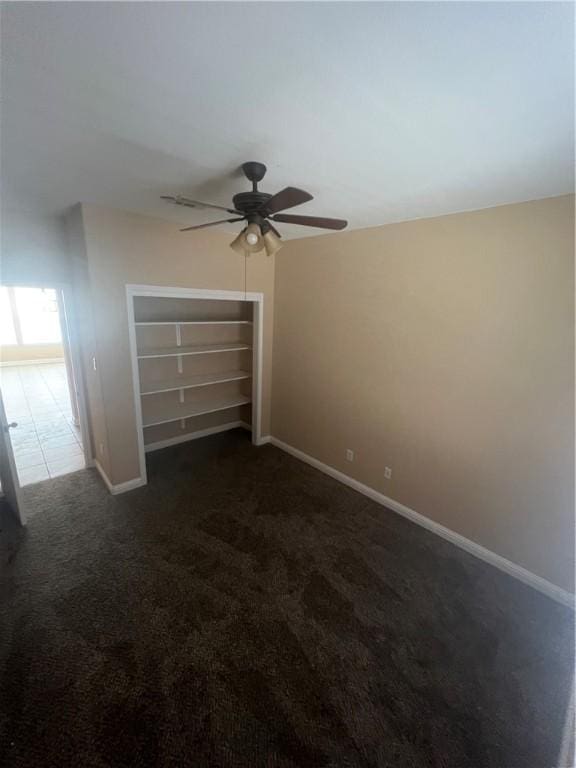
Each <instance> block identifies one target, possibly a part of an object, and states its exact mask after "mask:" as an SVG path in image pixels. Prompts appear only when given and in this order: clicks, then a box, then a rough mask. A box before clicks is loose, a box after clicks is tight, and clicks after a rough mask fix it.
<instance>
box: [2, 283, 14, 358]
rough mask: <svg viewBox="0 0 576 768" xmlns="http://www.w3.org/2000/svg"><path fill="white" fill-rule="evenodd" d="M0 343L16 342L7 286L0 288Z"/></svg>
mask: <svg viewBox="0 0 576 768" xmlns="http://www.w3.org/2000/svg"><path fill="white" fill-rule="evenodd" d="M0 344H2V345H6V344H18V339H17V338H16V328H15V326H14V318H13V317H12V307H11V306H10V296H9V295H8V288H4V287H2V288H0Z"/></svg>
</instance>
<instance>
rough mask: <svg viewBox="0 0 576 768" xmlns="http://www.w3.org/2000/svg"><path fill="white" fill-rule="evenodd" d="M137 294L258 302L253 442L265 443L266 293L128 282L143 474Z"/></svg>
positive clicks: (143, 470) (144, 476) (143, 475)
mask: <svg viewBox="0 0 576 768" xmlns="http://www.w3.org/2000/svg"><path fill="white" fill-rule="evenodd" d="M137 296H153V297H154V298H160V299H212V300H216V301H246V302H250V303H252V304H253V305H254V316H253V334H254V338H255V340H256V343H255V344H254V345H253V349H252V443H253V444H254V445H262V354H263V350H264V294H263V293H261V292H257V291H224V290H213V289H210V288H171V287H168V286H162V285H137V284H133V283H127V284H126V308H127V312H128V339H129V343H130V362H131V367H132V391H133V395H134V416H135V419H136V431H137V433H138V459H139V464H140V478H141V479H142V481H143V484H146V483H147V482H148V476H147V473H146V450H145V446H144V426H143V420H142V401H141V398H140V368H139V366H138V350H137V344H136V326H135V321H134V299H135V298H136V297H137Z"/></svg>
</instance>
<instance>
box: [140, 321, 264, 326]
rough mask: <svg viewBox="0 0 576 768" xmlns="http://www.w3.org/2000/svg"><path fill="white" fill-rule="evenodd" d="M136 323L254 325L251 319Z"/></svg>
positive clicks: (144, 323) (142, 323)
mask: <svg viewBox="0 0 576 768" xmlns="http://www.w3.org/2000/svg"><path fill="white" fill-rule="evenodd" d="M134 325H137V326H138V325H252V321H251V320H138V321H137V322H136V323H134Z"/></svg>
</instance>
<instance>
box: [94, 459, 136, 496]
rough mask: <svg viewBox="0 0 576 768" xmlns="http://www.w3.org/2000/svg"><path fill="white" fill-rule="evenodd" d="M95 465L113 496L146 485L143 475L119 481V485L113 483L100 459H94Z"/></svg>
mask: <svg viewBox="0 0 576 768" xmlns="http://www.w3.org/2000/svg"><path fill="white" fill-rule="evenodd" d="M94 466H95V467H96V469H97V470H98V472H99V473H100V477H101V478H102V480H104V484H105V485H106V488H108V490H109V491H110V493H111V494H112V495H113V496H117V495H118V494H119V493H126V491H133V490H134V488H140V486H142V485H146V482H145V481H144V480H142V478H141V477H135V478H134V479H133V480H127V481H126V482H125V483H119V484H118V485H113V484H112V483H111V482H110V480H109V479H108V475H107V474H106V472H104V470H103V469H102V466H101V464H100V462H99V461H98V459H94Z"/></svg>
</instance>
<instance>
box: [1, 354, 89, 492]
mask: <svg viewBox="0 0 576 768" xmlns="http://www.w3.org/2000/svg"><path fill="white" fill-rule="evenodd" d="M0 387H1V388H2V397H3V398H4V407H5V408H6V416H7V417H8V421H16V422H18V426H17V427H16V428H15V429H11V430H10V437H11V438H12V447H13V449H14V458H15V460H16V468H17V470H18V479H19V480H20V485H31V484H32V483H38V482H40V481H41V480H48V479H49V478H51V477H56V476H57V475H66V474H68V473H69V472H75V471H76V470H78V469H84V466H85V464H84V454H83V451H82V438H81V436H80V429H79V428H78V427H76V426H75V425H74V422H73V421H72V409H71V407H70V395H69V393H68V382H67V379H66V370H65V368H64V363H45V364H38V365H18V366H7V367H5V368H0Z"/></svg>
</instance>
